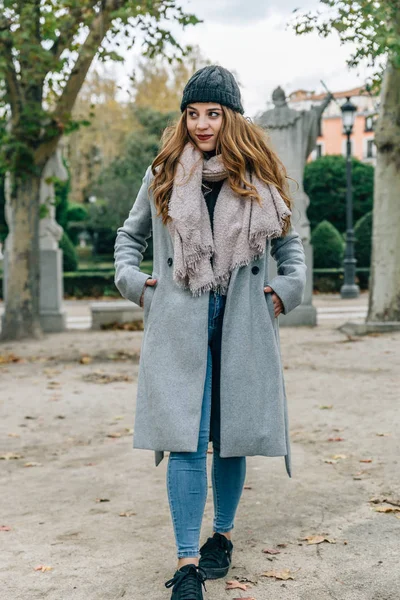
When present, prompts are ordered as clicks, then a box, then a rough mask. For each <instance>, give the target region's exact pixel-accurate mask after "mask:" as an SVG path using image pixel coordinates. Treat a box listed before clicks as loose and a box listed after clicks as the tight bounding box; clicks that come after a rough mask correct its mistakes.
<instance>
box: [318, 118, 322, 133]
mask: <svg viewBox="0 0 400 600" xmlns="http://www.w3.org/2000/svg"><path fill="white" fill-rule="evenodd" d="M322 135H323V134H322V119H320V120H319V121H318V137H322Z"/></svg>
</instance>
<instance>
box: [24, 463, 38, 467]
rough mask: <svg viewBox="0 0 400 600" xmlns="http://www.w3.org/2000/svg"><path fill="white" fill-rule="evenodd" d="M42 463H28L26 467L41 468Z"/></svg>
mask: <svg viewBox="0 0 400 600" xmlns="http://www.w3.org/2000/svg"><path fill="white" fill-rule="evenodd" d="M41 466H42V463H40V462H26V463H25V464H24V467H41Z"/></svg>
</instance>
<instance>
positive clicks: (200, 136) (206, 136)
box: [196, 135, 212, 142]
mask: <svg viewBox="0 0 400 600" xmlns="http://www.w3.org/2000/svg"><path fill="white" fill-rule="evenodd" d="M196 137H198V139H199V140H200V141H201V142H206V141H207V140H209V139H210V138H212V135H197V136H196Z"/></svg>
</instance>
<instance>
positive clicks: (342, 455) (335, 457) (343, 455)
mask: <svg viewBox="0 0 400 600" xmlns="http://www.w3.org/2000/svg"><path fill="white" fill-rule="evenodd" d="M332 458H333V459H334V460H338V459H340V458H347V456H346V455H345V454H334V455H333V456H332Z"/></svg>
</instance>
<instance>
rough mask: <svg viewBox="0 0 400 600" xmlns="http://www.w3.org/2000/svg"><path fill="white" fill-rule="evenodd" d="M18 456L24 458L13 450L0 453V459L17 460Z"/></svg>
mask: <svg viewBox="0 0 400 600" xmlns="http://www.w3.org/2000/svg"><path fill="white" fill-rule="evenodd" d="M18 458H24V457H23V456H22V454H16V453H15V452H6V453H5V454H2V455H0V460H17V459H18Z"/></svg>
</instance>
